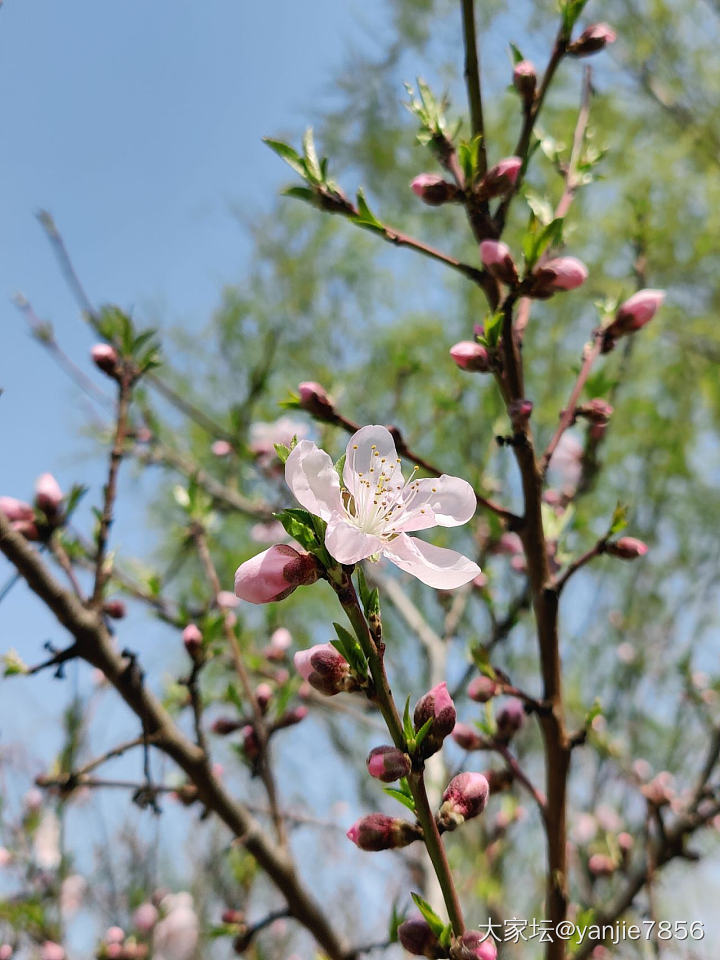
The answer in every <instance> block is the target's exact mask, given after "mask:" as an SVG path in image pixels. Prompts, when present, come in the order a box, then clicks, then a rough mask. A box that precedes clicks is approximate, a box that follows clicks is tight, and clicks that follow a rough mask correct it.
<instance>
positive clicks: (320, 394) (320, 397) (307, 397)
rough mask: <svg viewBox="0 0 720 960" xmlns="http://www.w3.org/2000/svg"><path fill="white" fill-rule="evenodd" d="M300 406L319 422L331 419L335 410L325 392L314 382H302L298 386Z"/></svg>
mask: <svg viewBox="0 0 720 960" xmlns="http://www.w3.org/2000/svg"><path fill="white" fill-rule="evenodd" d="M298 395H299V397H300V406H301V407H302V409H303V410H307V412H308V413H310V414H312V416H313V417H317V418H318V419H319V420H328V419H332V417H333V415H334V413H335V408H334V406H333V402H332V400H331V399H330V397H329V395H328V392H327V390H326V389H325V387H323V386H322V384H320V383H317V382H316V381H315V380H303V382H302V383H300V384H298Z"/></svg>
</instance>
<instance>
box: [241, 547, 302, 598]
mask: <svg viewBox="0 0 720 960" xmlns="http://www.w3.org/2000/svg"><path fill="white" fill-rule="evenodd" d="M319 575H320V568H319V565H318V562H317V560H316V559H315V557H313V556H311V555H310V554H309V553H300V552H298V551H297V550H296V549H295V548H294V547H291V546H288V545H287V544H284V543H279V544H275V545H274V546H272V547H269V548H268V549H267V550H265V551H264V552H263V553H259V554H258V555H257V556H256V557H251V558H250V560H246V561H245V563H243V564H241V565H240V566H239V567H238V569H237V572H236V573H235V593H236V595H237V596H238V597H239V598H240V599H241V600H247V601H248V602H249V603H271V602H273V601H274V600H284V599H285V597H288V596H290V594H291V593H292V592H293V590H295V589H296V588H297V587H299V586H304V585H307V584H310V583H315V581H316V580H317V578H318V576H319Z"/></svg>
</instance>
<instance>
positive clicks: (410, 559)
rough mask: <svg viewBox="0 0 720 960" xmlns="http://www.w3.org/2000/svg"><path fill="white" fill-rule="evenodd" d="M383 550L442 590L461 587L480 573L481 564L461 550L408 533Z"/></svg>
mask: <svg viewBox="0 0 720 960" xmlns="http://www.w3.org/2000/svg"><path fill="white" fill-rule="evenodd" d="M383 553H384V555H385V556H386V557H387V558H388V560H390V561H391V562H392V563H394V564H395V565H396V566H398V567H400V569H401V570H404V571H405V572H406V573H411V574H412V575H413V576H414V577H417V578H418V580H421V581H422V582H423V583H426V584H427V585H428V586H429V587H436V588H437V589H438V590H452V589H454V588H455V587H460V586H462V585H463V584H464V583H469V581H470V580H472V579H473V578H474V577H476V576H477V575H478V574H479V573H480V567H479V566H478V565H477V564H476V563H473V561H472V560H468V558H467V557H464V556H463V555H462V554H461V553H457V552H456V551H455V550H446V549H445V548H444V547H434V546H433V545H432V544H431V543H425V542H424V540H418V539H417V537H408V536H407V535H406V534H404V533H401V534H400V536H399V537H397V538H396V539H395V540H393V541H392V542H391V543H389V544H388V545H387V546H386V547H385V549H384V550H383Z"/></svg>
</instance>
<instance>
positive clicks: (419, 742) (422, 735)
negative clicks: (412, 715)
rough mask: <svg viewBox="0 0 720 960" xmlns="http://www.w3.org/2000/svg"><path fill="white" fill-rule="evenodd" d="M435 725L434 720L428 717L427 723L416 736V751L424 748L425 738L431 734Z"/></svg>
mask: <svg viewBox="0 0 720 960" xmlns="http://www.w3.org/2000/svg"><path fill="white" fill-rule="evenodd" d="M432 725H433V718H432V717H428V718H427V720H426V721H425V723H424V724H423V725H422V726H421V727H420V729H419V730H418V732H417V733H416V734H415V749H416V750H419V749H420V747H421V746H422V742H423V740H424V739H425V737H426V736H427V735H428V733H429V732H430V727H431V726H432Z"/></svg>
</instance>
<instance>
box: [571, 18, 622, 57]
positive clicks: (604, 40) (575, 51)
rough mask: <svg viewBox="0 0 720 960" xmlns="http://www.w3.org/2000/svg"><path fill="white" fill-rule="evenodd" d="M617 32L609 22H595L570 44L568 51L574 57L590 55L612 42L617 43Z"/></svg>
mask: <svg viewBox="0 0 720 960" xmlns="http://www.w3.org/2000/svg"><path fill="white" fill-rule="evenodd" d="M616 40H617V34H616V33H615V31H614V30H613V29H612V27H609V26H608V25H607V23H594V24H593V25H592V26H590V27H587V29H585V30H583V32H582V33H581V34H580V36H579V37H578V38H577V40H575V41H574V42H573V43H571V44H569V45H568V48H567V52H568V53H569V54H570V56H572V57H588V56H590V54H592V53H598V52H599V51H600V50H604V49H605V47H607V46H608V44H610V43H615V41H616Z"/></svg>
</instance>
